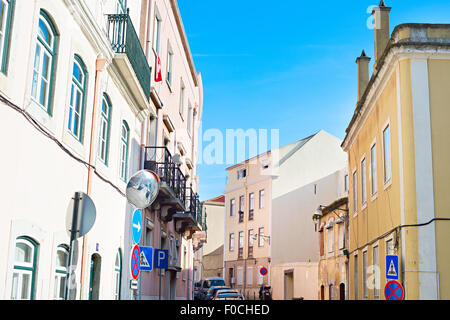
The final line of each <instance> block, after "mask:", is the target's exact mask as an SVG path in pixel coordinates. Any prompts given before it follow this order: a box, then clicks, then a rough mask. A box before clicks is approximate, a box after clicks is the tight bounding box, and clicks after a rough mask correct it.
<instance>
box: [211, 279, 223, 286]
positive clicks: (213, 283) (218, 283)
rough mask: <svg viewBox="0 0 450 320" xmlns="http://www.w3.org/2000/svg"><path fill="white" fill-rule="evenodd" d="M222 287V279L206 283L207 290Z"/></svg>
mask: <svg viewBox="0 0 450 320" xmlns="http://www.w3.org/2000/svg"><path fill="white" fill-rule="evenodd" d="M224 285H225V281H224V280H223V279H214V280H209V281H208V288H210V287H218V286H224Z"/></svg>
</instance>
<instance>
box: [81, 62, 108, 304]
mask: <svg viewBox="0 0 450 320" xmlns="http://www.w3.org/2000/svg"><path fill="white" fill-rule="evenodd" d="M106 61H107V60H106V59H105V58H100V57H98V58H97V60H96V62H95V85H94V103H93V107H92V123H91V140H90V145H89V168H88V177H87V195H88V196H91V191H92V175H93V173H94V168H93V167H92V165H93V163H94V139H95V138H94V136H95V122H96V118H95V115H96V111H97V105H98V88H99V76H100V73H101V72H102V71H103V69H104V68H105V65H106ZM86 246H87V236H86V235H85V236H84V237H83V249H82V250H83V251H82V255H81V276H80V300H81V298H82V293H83V282H84V271H85V259H86Z"/></svg>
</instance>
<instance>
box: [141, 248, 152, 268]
mask: <svg viewBox="0 0 450 320" xmlns="http://www.w3.org/2000/svg"><path fill="white" fill-rule="evenodd" d="M140 249H141V270H142V271H152V270H153V248H152V247H140Z"/></svg>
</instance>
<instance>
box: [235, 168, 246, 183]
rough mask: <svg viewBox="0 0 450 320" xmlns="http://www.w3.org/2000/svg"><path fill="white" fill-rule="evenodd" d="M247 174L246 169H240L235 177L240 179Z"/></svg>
mask: <svg viewBox="0 0 450 320" xmlns="http://www.w3.org/2000/svg"><path fill="white" fill-rule="evenodd" d="M246 176H247V169H241V170H238V172H237V179H238V180H241V179H243V178H245V177H246Z"/></svg>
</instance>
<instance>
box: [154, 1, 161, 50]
mask: <svg viewBox="0 0 450 320" xmlns="http://www.w3.org/2000/svg"><path fill="white" fill-rule="evenodd" d="M161 25H162V19H161V17H160V15H159V12H158V9H156V16H155V34H154V37H155V38H154V41H153V43H154V44H155V51H156V54H157V55H158V56H159V50H160V44H161Z"/></svg>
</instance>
